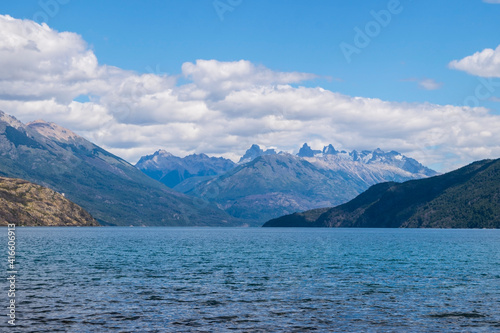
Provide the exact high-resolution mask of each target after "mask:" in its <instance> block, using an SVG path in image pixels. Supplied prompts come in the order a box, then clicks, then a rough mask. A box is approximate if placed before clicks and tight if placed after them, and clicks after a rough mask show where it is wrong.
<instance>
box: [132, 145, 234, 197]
mask: <svg viewBox="0 0 500 333" xmlns="http://www.w3.org/2000/svg"><path fill="white" fill-rule="evenodd" d="M135 166H136V168H138V169H139V170H141V171H142V172H144V173H145V174H146V175H148V176H150V177H151V178H153V179H156V180H158V181H160V182H162V183H163V184H165V185H167V186H168V187H171V188H173V187H175V186H176V185H177V184H179V183H181V182H182V181H184V180H185V179H188V178H192V177H207V176H217V175H219V174H221V173H224V172H226V171H228V170H230V169H232V168H233V167H234V166H235V163H234V162H233V161H231V160H228V159H225V158H222V157H209V156H207V155H205V154H193V155H188V156H186V157H183V158H181V157H177V156H174V155H172V154H170V153H169V152H167V151H165V150H162V149H160V150H158V151H156V152H155V153H154V154H152V155H146V156H143V157H141V159H140V160H139V162H137V164H136V165H135Z"/></svg>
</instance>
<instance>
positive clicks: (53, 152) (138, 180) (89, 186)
mask: <svg viewBox="0 0 500 333" xmlns="http://www.w3.org/2000/svg"><path fill="white" fill-rule="evenodd" d="M0 176H6V177H13V178H22V179H26V180H29V181H31V182H34V183H36V184H39V185H42V186H45V187H49V188H51V189H53V190H55V191H57V192H60V193H62V192H64V193H65V194H66V197H67V198H68V199H69V200H71V201H73V202H75V203H77V204H79V205H80V206H82V207H83V208H85V209H86V210H88V211H89V212H90V213H91V214H92V215H93V216H94V217H95V218H96V219H97V220H98V221H99V222H100V223H101V224H104V225H171V226H172V225H179V226H189V225H212V226H213V225H219V226H222V225H240V224H242V223H241V222H239V221H237V220H236V219H234V218H232V217H231V216H229V215H228V214H227V213H225V212H224V211H221V210H219V209H217V208H216V207H214V206H211V205H203V206H200V205H199V204H197V203H196V202H195V200H193V198H190V197H188V196H186V195H184V194H181V193H178V192H175V191H173V190H171V189H169V188H168V187H166V186H165V185H163V184H161V183H159V182H157V181H155V180H153V179H151V178H150V177H148V176H146V175H145V174H144V173H142V172H141V171H140V170H138V169H136V168H135V167H133V166H132V165H130V164H129V163H128V162H126V161H124V160H123V159H121V158H119V157H117V156H115V155H113V154H111V153H109V152H107V151H105V150H104V149H102V148H100V147H98V146H96V145H94V144H93V143H91V142H89V141H87V140H85V139H84V138H82V137H80V136H78V135H77V134H75V133H73V132H71V131H69V130H67V129H64V128H62V127H60V126H58V125H56V124H53V123H47V122H45V121H41V120H39V121H35V122H31V123H29V124H27V125H24V124H23V123H21V122H20V121H18V120H17V119H15V118H14V117H12V116H9V115H7V114H5V113H4V112H1V111H0Z"/></svg>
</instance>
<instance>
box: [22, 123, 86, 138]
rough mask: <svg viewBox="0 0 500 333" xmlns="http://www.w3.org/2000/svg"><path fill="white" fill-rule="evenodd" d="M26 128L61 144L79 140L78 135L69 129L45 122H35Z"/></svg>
mask: <svg viewBox="0 0 500 333" xmlns="http://www.w3.org/2000/svg"><path fill="white" fill-rule="evenodd" d="M26 126H28V127H29V128H30V129H32V130H35V131H36V132H38V134H40V135H42V136H44V137H46V138H50V139H54V140H56V141H60V142H69V141H73V140H75V139H78V138H79V136H78V135H77V134H75V133H73V132H71V131H70V130H69V129H66V128H64V127H62V126H59V125H57V124H54V123H50V122H46V121H44V120H35V121H32V122H30V123H28V124H27V125H26Z"/></svg>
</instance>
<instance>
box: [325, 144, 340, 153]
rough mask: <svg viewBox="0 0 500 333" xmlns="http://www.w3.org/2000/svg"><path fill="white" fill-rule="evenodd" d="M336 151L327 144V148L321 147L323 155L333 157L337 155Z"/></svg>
mask: <svg viewBox="0 0 500 333" xmlns="http://www.w3.org/2000/svg"><path fill="white" fill-rule="evenodd" d="M337 153H338V151H337V150H335V148H334V147H333V145H332V144H329V145H328V146H325V147H323V154H325V155H335V154H337Z"/></svg>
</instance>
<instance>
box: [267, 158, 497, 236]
mask: <svg viewBox="0 0 500 333" xmlns="http://www.w3.org/2000/svg"><path fill="white" fill-rule="evenodd" d="M316 213H317V212H304V213H300V214H293V215H288V216H282V217H280V218H277V219H274V220H271V221H268V222H266V223H265V224H264V226H265V227H278V226H279V227H285V226H299V227H307V226H311V227H373V228H500V159H497V160H484V161H479V162H475V163H472V164H470V165H468V166H466V167H463V168H461V169H458V170H455V171H453V172H449V173H446V174H444V175H440V176H435V177H431V178H427V179H421V180H413V181H407V182H405V183H402V184H398V183H384V184H378V185H375V186H372V187H371V188H370V189H369V190H367V191H366V192H364V193H362V194H361V195H359V196H358V197H356V198H355V199H353V200H351V201H350V202H348V203H346V204H343V205H340V206H337V207H334V208H331V209H329V210H327V211H326V212H324V213H322V214H321V215H320V216H319V217H317V218H314V215H315V214H316ZM316 216H317V214H316Z"/></svg>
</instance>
